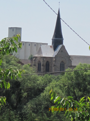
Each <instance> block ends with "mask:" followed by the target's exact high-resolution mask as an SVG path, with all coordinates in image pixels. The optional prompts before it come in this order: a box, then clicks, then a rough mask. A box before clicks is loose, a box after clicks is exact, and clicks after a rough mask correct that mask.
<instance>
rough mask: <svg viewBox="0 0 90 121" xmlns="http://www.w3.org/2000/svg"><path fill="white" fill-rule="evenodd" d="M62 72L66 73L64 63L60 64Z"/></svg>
mask: <svg viewBox="0 0 90 121" xmlns="http://www.w3.org/2000/svg"><path fill="white" fill-rule="evenodd" d="M60 71H65V64H64V62H63V61H62V62H61V63H60Z"/></svg>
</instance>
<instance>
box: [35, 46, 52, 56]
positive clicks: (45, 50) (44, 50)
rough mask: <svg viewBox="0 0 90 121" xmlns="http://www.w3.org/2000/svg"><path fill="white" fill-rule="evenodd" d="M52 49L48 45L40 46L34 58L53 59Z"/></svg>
mask: <svg viewBox="0 0 90 121" xmlns="http://www.w3.org/2000/svg"><path fill="white" fill-rule="evenodd" d="M53 53H54V50H53V47H52V46H50V45H42V46H41V47H40V48H39V50H38V52H37V54H36V55H35V56H34V57H37V56H40V57H53Z"/></svg>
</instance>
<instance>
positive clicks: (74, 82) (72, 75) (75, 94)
mask: <svg viewBox="0 0 90 121" xmlns="http://www.w3.org/2000/svg"><path fill="white" fill-rule="evenodd" d="M68 70H71V69H67V71H68ZM61 80H62V87H64V90H63V93H64V97H62V96H61V95H58V94H57V93H56V92H55V91H52V90H51V91H50V94H51V100H53V101H54V104H55V105H54V106H52V108H53V109H55V108H57V110H58V109H59V112H61V111H60V108H63V109H64V113H65V115H66V116H67V117H69V118H71V121H75V120H79V121H84V120H85V121H90V116H89V114H90V98H89V97H90V86H89V85H90V65H89V64H79V65H78V66H77V67H76V68H75V69H74V71H72V72H66V73H65V75H63V76H62V78H61ZM53 109H52V112H54V110H53ZM74 109H76V110H74Z"/></svg>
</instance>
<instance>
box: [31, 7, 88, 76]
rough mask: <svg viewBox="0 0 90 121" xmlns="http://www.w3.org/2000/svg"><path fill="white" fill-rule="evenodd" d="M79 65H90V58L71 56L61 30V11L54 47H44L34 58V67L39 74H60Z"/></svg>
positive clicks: (53, 38) (53, 41) (55, 32)
mask: <svg viewBox="0 0 90 121" xmlns="http://www.w3.org/2000/svg"><path fill="white" fill-rule="evenodd" d="M79 63H87V64H90V56H79V55H69V54H68V52H67V50H66V48H65V46H64V44H63V34H62V28H61V19H60V9H59V10H58V15H57V20H56V26H55V30H54V34H53V37H52V45H42V46H41V47H40V48H39V50H38V51H37V53H36V54H35V55H34V58H33V67H35V68H36V71H37V73H38V74H46V73H52V74H54V73H58V72H59V73H60V71H65V70H66V69H67V68H71V69H73V68H75V67H76V66H77V65H78V64H79Z"/></svg>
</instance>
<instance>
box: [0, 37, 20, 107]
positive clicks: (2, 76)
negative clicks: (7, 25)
mask: <svg viewBox="0 0 90 121" xmlns="http://www.w3.org/2000/svg"><path fill="white" fill-rule="evenodd" d="M19 37H20V35H17V36H15V37H12V38H4V39H2V40H1V41H0V88H4V89H9V88H10V83H9V81H7V82H6V79H8V78H11V79H12V78H13V79H16V77H17V76H20V75H21V70H17V69H13V68H11V67H10V68H8V69H4V68H1V66H2V59H3V56H4V55H8V54H10V53H12V52H14V51H15V52H17V48H21V43H19V42H18V38H19ZM5 103H6V97H5V96H2V95H1V96H0V108H1V107H2V105H4V104H5Z"/></svg>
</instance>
